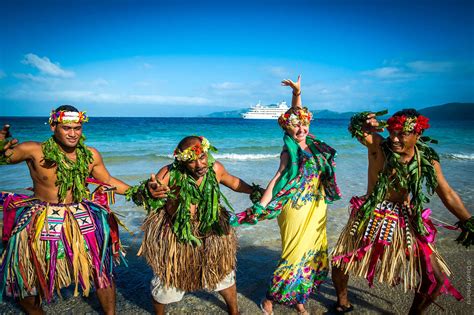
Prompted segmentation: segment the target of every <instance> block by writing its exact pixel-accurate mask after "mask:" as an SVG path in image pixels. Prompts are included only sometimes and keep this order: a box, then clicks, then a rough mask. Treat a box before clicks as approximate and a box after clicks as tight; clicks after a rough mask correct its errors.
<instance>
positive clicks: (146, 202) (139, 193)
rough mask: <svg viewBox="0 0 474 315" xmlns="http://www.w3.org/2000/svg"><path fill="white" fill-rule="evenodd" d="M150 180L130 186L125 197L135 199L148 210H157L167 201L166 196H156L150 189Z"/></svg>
mask: <svg viewBox="0 0 474 315" xmlns="http://www.w3.org/2000/svg"><path fill="white" fill-rule="evenodd" d="M147 184H148V180H143V181H142V182H140V184H138V185H136V186H133V187H130V188H129V189H127V191H126V192H125V199H126V200H127V201H133V202H134V203H135V204H136V205H137V206H142V207H143V208H144V209H145V210H146V211H147V212H150V211H157V210H159V209H161V208H163V206H164V205H165V203H166V200H167V199H166V198H154V197H153V196H151V194H150V192H149V191H148V185H147Z"/></svg>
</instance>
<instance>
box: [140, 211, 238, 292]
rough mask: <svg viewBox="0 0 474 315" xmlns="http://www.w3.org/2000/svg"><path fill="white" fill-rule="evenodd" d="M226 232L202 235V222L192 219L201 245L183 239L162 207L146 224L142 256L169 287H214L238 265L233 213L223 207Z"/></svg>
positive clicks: (188, 290)
mask: <svg viewBox="0 0 474 315" xmlns="http://www.w3.org/2000/svg"><path fill="white" fill-rule="evenodd" d="M219 220H220V226H221V227H222V228H223V232H224V233H223V235H218V234H216V233H215V232H213V231H211V232H210V233H209V234H207V235H201V234H200V232H199V230H198V224H199V222H198V221H196V220H194V221H191V224H192V229H193V234H194V235H196V236H197V237H198V238H199V239H200V240H201V242H202V245H201V246H195V245H193V244H189V243H182V242H179V241H178V239H177V237H176V235H175V234H174V232H173V230H172V225H173V223H172V218H171V217H170V216H169V215H168V213H167V212H166V211H165V210H164V209H161V210H159V211H158V212H154V213H152V214H150V215H149V216H148V217H147V218H146V220H145V222H144V223H143V226H142V229H143V231H144V233H145V235H144V238H143V243H142V246H141V248H140V251H139V253H138V255H142V256H144V257H145V259H146V261H147V263H148V264H149V265H150V266H151V268H152V269H153V272H154V274H155V275H156V276H157V277H158V278H159V279H160V280H161V281H162V282H163V283H164V286H165V287H173V288H177V289H180V290H182V291H186V292H190V291H196V290H200V289H204V288H206V289H209V290H213V289H214V288H215V287H216V286H217V284H218V283H219V282H221V281H222V280H223V279H224V278H225V277H226V276H227V275H228V274H229V273H230V272H232V271H233V270H235V267H236V252H237V237H236V235H235V231H234V229H233V228H231V227H230V225H229V215H228V214H227V211H226V210H225V209H224V208H221V209H220V218H219Z"/></svg>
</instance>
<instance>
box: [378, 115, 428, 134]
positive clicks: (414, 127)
mask: <svg viewBox="0 0 474 315" xmlns="http://www.w3.org/2000/svg"><path fill="white" fill-rule="evenodd" d="M428 121H429V119H428V118H427V117H425V116H422V115H420V116H418V117H414V116H411V117H407V116H405V115H402V116H392V117H390V118H389V119H388V120H387V124H388V126H387V129H388V131H398V132H400V131H401V132H413V131H415V133H418V134H421V133H422V132H423V131H424V130H426V129H428V128H429V127H430V125H429V124H428Z"/></svg>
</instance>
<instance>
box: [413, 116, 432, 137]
mask: <svg viewBox="0 0 474 315" xmlns="http://www.w3.org/2000/svg"><path fill="white" fill-rule="evenodd" d="M429 121H430V120H429V118H427V117H425V116H421V115H420V116H418V118H417V119H416V124H415V129H414V130H415V132H416V133H421V132H422V131H423V130H425V129H428V128H429V127H430V124H429V123H428V122H429Z"/></svg>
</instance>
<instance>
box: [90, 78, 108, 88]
mask: <svg viewBox="0 0 474 315" xmlns="http://www.w3.org/2000/svg"><path fill="white" fill-rule="evenodd" d="M92 84H93V85H95V86H107V85H109V81H107V80H105V79H102V78H97V79H95V80H94V81H92Z"/></svg>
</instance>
